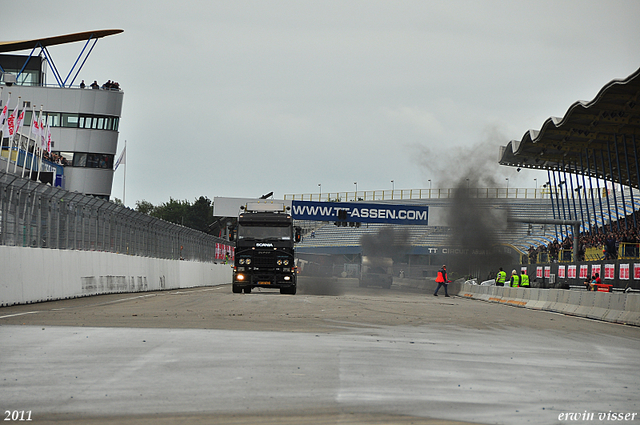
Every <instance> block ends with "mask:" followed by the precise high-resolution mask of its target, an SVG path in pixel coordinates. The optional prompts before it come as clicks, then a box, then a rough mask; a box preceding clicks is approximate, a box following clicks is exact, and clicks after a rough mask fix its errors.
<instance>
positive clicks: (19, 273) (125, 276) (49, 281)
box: [0, 246, 232, 306]
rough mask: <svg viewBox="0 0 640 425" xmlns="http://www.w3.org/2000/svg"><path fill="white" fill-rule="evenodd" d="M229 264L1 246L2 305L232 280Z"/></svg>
mask: <svg viewBox="0 0 640 425" xmlns="http://www.w3.org/2000/svg"><path fill="white" fill-rule="evenodd" d="M231 279H232V271H231V267H230V266H229V265H223V264H213V263H199V262H193V261H178V260H164V259H158V258H148V257H137V256H130V255H124V254H114V253H109V252H96V251H72V250H56V249H43V248H22V247H11V246H0V306H6V305H13V304H26V303H33V302H40V301H50V300H58V299H64V298H75V297H83V296H88V295H97V294H108V293H117V292H141V291H154V290H162V289H174V288H185V287H195V286H208V285H220V284H225V283H231Z"/></svg>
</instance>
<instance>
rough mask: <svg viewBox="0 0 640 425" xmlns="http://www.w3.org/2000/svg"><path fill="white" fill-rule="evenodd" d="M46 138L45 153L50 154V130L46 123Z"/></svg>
mask: <svg viewBox="0 0 640 425" xmlns="http://www.w3.org/2000/svg"><path fill="white" fill-rule="evenodd" d="M46 134H47V138H46V140H45V144H46V147H47V148H46V149H47V152H49V153H51V128H50V127H49V123H47V133H46Z"/></svg>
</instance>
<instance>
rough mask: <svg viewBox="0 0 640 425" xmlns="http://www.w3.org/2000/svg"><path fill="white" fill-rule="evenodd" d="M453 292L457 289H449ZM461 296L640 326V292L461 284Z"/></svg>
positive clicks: (459, 293)
mask: <svg viewBox="0 0 640 425" xmlns="http://www.w3.org/2000/svg"><path fill="white" fill-rule="evenodd" d="M449 292H450V293H453V291H449ZM457 295H459V296H462V297H465V298H471V299H476V300H483V301H489V302H496V303H500V304H506V305H512V306H516V307H523V308H531V309H535V310H545V311H553V312H556V313H563V314H567V315H572V316H580V317H588V318H590V319H596V320H603V321H607V322H613V323H622V324H627V325H635V326H640V294H634V293H621V292H616V293H610V292H590V291H584V290H566V289H540V288H531V289H525V288H509V287H499V286H479V285H470V284H461V286H460V291H459V292H458V293H457Z"/></svg>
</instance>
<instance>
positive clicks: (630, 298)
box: [618, 294, 640, 326]
mask: <svg viewBox="0 0 640 425" xmlns="http://www.w3.org/2000/svg"><path fill="white" fill-rule="evenodd" d="M624 310H625V311H624V312H623V313H622V315H621V316H620V317H619V318H618V323H624V324H628V325H636V326H640V294H627V297H626V304H625V306H624Z"/></svg>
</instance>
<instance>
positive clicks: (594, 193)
mask: <svg viewBox="0 0 640 425" xmlns="http://www.w3.org/2000/svg"><path fill="white" fill-rule="evenodd" d="M552 189H553V196H554V198H558V197H559V198H563V197H565V194H564V192H563V191H562V190H560V189H559V188H549V187H546V188H540V189H537V188H536V189H533V188H504V187H493V188H491V187H489V188H473V187H471V188H445V189H396V190H359V191H351V192H327V193H302V194H287V195H284V199H285V200H295V201H328V202H331V201H344V202H349V201H392V200H396V199H397V200H411V199H447V198H453V197H454V195H456V194H459V193H460V192H462V193H463V194H464V195H466V196H468V197H470V198H478V199H550V198H551V192H552ZM569 195H570V198H569V199H573V198H571V197H575V198H576V199H577V198H578V196H582V198H585V197H586V198H589V199H590V198H597V197H598V190H597V189H593V190H586V191H585V193H582V192H581V193H580V194H579V195H578V194H575V193H570V194H569ZM604 196H606V193H605V194H604Z"/></svg>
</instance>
